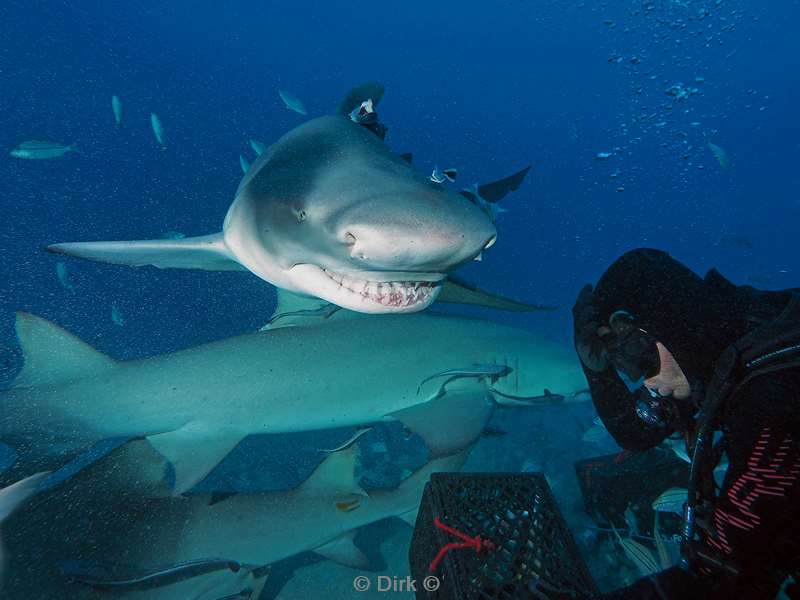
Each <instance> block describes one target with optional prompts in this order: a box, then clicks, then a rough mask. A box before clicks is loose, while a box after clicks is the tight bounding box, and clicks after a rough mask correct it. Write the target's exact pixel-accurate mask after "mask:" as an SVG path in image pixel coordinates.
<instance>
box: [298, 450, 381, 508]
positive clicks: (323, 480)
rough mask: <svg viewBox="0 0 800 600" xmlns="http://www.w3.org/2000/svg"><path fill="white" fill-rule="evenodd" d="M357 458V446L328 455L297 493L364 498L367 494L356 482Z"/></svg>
mask: <svg viewBox="0 0 800 600" xmlns="http://www.w3.org/2000/svg"><path fill="white" fill-rule="evenodd" d="M357 457H358V446H357V445H356V444H353V445H352V446H349V447H347V448H345V449H344V450H339V451H338V452H333V453H332V454H329V455H328V456H327V457H326V458H325V460H323V461H322V462H321V463H319V465H317V468H316V469H314V471H313V472H312V473H311V475H310V476H309V477H308V479H306V480H305V481H304V482H303V483H301V484H300V487H299V488H297V490H298V492H300V493H302V494H303V495H310V496H343V495H348V494H358V495H361V496H366V495H367V493H366V492H365V491H364V490H363V489H361V486H359V485H358V483H357V482H356V477H355V471H356V458H357Z"/></svg>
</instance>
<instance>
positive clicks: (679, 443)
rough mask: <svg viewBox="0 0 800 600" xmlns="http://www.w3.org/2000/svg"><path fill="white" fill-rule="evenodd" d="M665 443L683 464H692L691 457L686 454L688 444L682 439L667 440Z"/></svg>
mask: <svg viewBox="0 0 800 600" xmlns="http://www.w3.org/2000/svg"><path fill="white" fill-rule="evenodd" d="M664 443H665V444H666V445H667V446H668V447H669V449H670V450H672V453H673V454H675V456H677V457H678V458H680V459H681V460H682V461H683V462H686V463H691V462H692V461H691V459H690V458H689V455H688V454H687V453H686V443H685V442H684V441H683V440H682V439H677V440H676V439H671V438H667V439H666V440H664Z"/></svg>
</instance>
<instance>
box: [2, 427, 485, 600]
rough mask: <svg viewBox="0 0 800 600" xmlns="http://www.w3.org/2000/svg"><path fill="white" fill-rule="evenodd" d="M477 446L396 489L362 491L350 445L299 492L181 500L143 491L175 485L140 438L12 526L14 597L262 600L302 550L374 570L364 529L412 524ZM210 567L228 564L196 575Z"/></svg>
mask: <svg viewBox="0 0 800 600" xmlns="http://www.w3.org/2000/svg"><path fill="white" fill-rule="evenodd" d="M474 442H475V440H472V442H470V443H469V444H468V445H467V446H465V447H463V448H459V449H456V450H455V451H454V452H453V453H451V454H449V455H447V456H440V457H435V458H432V459H430V460H429V461H428V462H427V463H426V464H424V465H422V466H421V467H420V468H419V469H418V470H416V471H415V472H414V473H412V474H411V475H409V476H408V477H407V478H406V479H404V480H403V481H402V482H401V483H400V484H399V485H398V486H397V487H396V488H394V489H364V488H363V487H361V486H360V485H359V482H358V481H357V479H356V474H355V469H356V464H357V459H358V447H357V444H356V443H351V444H348V445H344V447H343V448H341V449H339V450H337V451H335V452H332V453H330V454H328V455H327V456H326V457H325V458H324V460H322V461H321V462H320V463H319V464H318V465H317V467H316V468H315V469H314V470H313V472H312V473H311V475H310V476H309V477H308V478H307V479H306V480H305V481H304V482H303V483H301V484H300V485H299V486H298V487H296V488H293V489H288V490H280V491H270V492H243V493H236V494H230V493H226V494H217V493H199V494H198V493H191V494H188V495H186V496H182V497H177V498H174V497H173V498H170V497H156V496H154V495H152V494H149V493H142V491H145V492H150V491H152V490H153V489H158V488H162V487H163V486H164V483H163V479H162V476H163V472H164V468H165V465H166V463H165V460H164V458H163V457H162V456H160V455H159V454H158V453H157V452H155V451H154V450H153V449H152V447H151V446H150V445H149V443H148V442H147V441H145V440H136V441H132V442H129V443H128V444H125V445H123V446H121V447H120V448H118V449H116V450H114V451H112V452H111V453H110V454H108V455H107V456H105V457H103V458H102V459H100V460H99V461H97V462H96V463H94V464H92V465H91V466H90V467H88V468H87V469H85V470H84V471H82V472H80V473H78V474H77V475H76V476H75V477H74V478H73V479H70V480H69V483H68V484H67V485H65V486H59V487H55V488H50V489H48V490H46V491H45V492H43V493H41V494H39V495H38V496H36V497H35V498H34V499H33V500H32V501H31V502H30V503H29V505H28V506H27V507H25V508H24V509H23V510H22V511H21V514H20V515H19V518H18V519H16V520H15V521H14V523H13V527H11V528H10V530H9V534H10V535H9V539H8V542H9V547H10V548H11V549H12V550H13V551H14V552H13V554H12V556H11V558H12V563H11V564H10V565H9V566H10V567H11V569H10V574H11V577H10V578H9V592H14V593H16V594H17V595H19V596H20V597H23V596H24V597H45V596H46V597H62V595H63V596H64V597H67V596H68V597H69V598H75V599H76V600H78V599H80V598H92V599H94V600H98V599H109V600H111V599H116V598H119V599H124V600H144V599H147V600H185V599H186V598H192V599H194V600H219V599H221V598H223V597H227V595H229V594H230V595H231V597H237V598H238V597H241V598H247V597H252V598H257V597H258V592H259V590H260V589H261V587H263V585H264V582H265V579H266V578H267V577H268V576H269V567H268V566H269V565H272V564H274V563H276V562H278V561H280V560H283V559H285V558H288V557H291V556H294V555H296V554H298V553H301V552H307V551H311V552H316V553H317V554H319V555H320V556H322V557H325V558H328V559H330V560H333V561H336V562H338V563H340V564H344V565H348V566H351V567H355V568H358V569H362V570H363V569H367V568H369V567H370V565H369V561H368V559H367V557H366V556H365V554H364V553H363V552H362V551H361V550H360V549H359V548H358V547H357V546H356V545H355V544H354V541H353V540H354V537H355V535H356V533H357V531H358V529H359V528H361V527H363V526H365V525H368V524H370V523H374V522H377V521H379V520H382V519H385V518H390V517H399V518H400V519H402V520H404V521H406V522H407V523H409V524H411V525H412V526H413V525H414V523H415V520H416V513H417V509H418V507H419V503H420V499H421V496H422V492H423V489H424V486H425V484H426V482H427V481H428V480H429V477H430V475H431V473H434V472H438V471H458V470H460V469H461V467H462V465H463V463H464V461H465V460H466V457H467V455H468V454H469V452H470V451H471V448H472V446H473V445H474ZM133 482H135V483H136V484H137V485H139V486H141V489H135V486H132V485H131V483H133ZM45 523H52V524H53V525H52V527H51V528H47V527H44V526H43V525H44V524H45ZM211 563H217V564H222V565H225V567H226V568H216V569H214V570H213V571H210V569H209V572H207V573H202V574H200V575H198V576H192V571H194V570H197V566H200V567H202V566H203V565H209V564H210V565H211V566H212V567H213V564H211ZM57 564H58V565H59V568H58V569H56V568H55V566H56V565H57ZM187 567H188V568H187ZM58 571H60V572H61V574H62V575H61V576H60V575H58V574H57V572H58ZM132 574H136V575H135V576H132ZM248 590H251V591H252V596H248V593H251V592H249V591H248ZM234 594H241V596H238V595H234Z"/></svg>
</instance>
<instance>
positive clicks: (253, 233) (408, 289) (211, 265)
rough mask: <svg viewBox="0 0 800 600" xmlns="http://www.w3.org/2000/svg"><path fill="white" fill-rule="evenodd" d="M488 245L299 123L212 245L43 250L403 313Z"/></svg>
mask: <svg viewBox="0 0 800 600" xmlns="http://www.w3.org/2000/svg"><path fill="white" fill-rule="evenodd" d="M387 190H389V191H387ZM399 198H402V202H398V199H399ZM496 237H497V231H496V229H495V227H494V225H493V224H492V221H491V219H490V218H489V217H488V216H487V215H486V214H485V213H484V212H483V211H482V210H481V209H480V208H479V207H477V206H475V205H473V204H472V203H470V202H464V199H463V198H462V197H460V196H459V195H458V194H456V193H453V192H451V191H448V190H447V189H446V188H444V187H440V186H433V185H431V184H430V181H428V179H427V178H426V177H425V176H424V175H423V174H422V173H420V172H418V171H416V170H415V169H414V167H413V166H411V165H410V164H408V163H407V162H406V161H405V160H403V159H402V158H400V157H399V156H397V155H395V154H393V153H392V152H391V151H390V150H389V148H388V147H387V146H386V145H385V144H384V143H383V141H382V140H380V139H379V138H378V137H377V136H376V135H375V134H373V133H372V132H371V131H369V130H368V129H366V128H364V127H361V126H360V125H357V124H355V123H353V122H352V121H351V120H350V119H349V118H348V117H347V115H346V114H343V115H335V116H326V117H320V118H317V119H313V120H311V121H308V122H307V123H305V124H303V125H301V126H299V127H297V128H295V129H293V130H292V131H290V132H289V133H287V134H286V135H284V136H283V137H282V138H281V139H280V140H278V141H277V142H276V143H275V144H273V145H272V146H271V147H270V150H269V151H268V152H265V153H264V154H262V155H261V156H260V157H259V158H258V159H257V160H256V161H255V162H254V163H253V165H252V167H251V168H250V170H249V171H248V172H247V174H246V175H245V176H244V178H243V179H242V181H241V183H240V185H239V189H238V191H237V193H236V197H235V198H234V200H233V203H232V204H231V206H230V208H229V210H228V214H227V216H226V217H225V221H224V224H223V228H222V232H221V233H217V234H213V235H206V236H201V237H192V238H186V239H183V240H177V241H174V240H144V241H127V242H86V243H66V244H53V245H51V246H49V247H48V249H49V250H50V251H52V252H59V253H63V254H70V255H73V256H79V257H82V258H87V259H90V260H97V261H101V262H110V263H117V264H127V265H135V266H142V265H154V266H156V267H160V268H184V269H187V268H189V269H205V270H212V271H227V270H249V271H250V272H252V273H253V274H255V275H257V276H258V277H260V278H261V279H264V280H265V281H268V282H269V283H272V284H273V285H275V286H277V287H279V288H283V289H286V290H289V291H294V292H297V293H301V294H305V295H310V296H315V297H318V298H322V299H324V300H327V301H328V302H331V303H333V304H337V305H338V306H342V307H344V308H348V309H350V310H355V311H359V312H367V313H386V312H392V313H400V312H402V313H408V312H416V311H420V310H423V309H425V308H426V307H427V306H429V305H430V304H431V303H432V302H433V301H434V300H435V299H436V297H437V295H438V294H439V293H440V292H441V290H442V286H443V282H444V280H445V278H446V277H447V275H448V274H449V273H450V272H452V271H453V270H455V269H456V268H458V267H459V266H461V265H463V264H464V263H466V262H468V261H470V260H472V259H473V258H475V257H476V256H478V255H479V254H480V253H481V252H482V251H483V250H484V249H486V248H489V247H490V246H492V244H494V242H495V240H496Z"/></svg>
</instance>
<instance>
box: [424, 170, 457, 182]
mask: <svg viewBox="0 0 800 600" xmlns="http://www.w3.org/2000/svg"><path fill="white" fill-rule="evenodd" d="M457 176H458V169H442V170H441V171H440V170H439V167H433V173H431V176H430V180H431V181H432V182H433V183H439V184H441V183H444V182H445V181H449V182H450V183H454V182H455V180H456V177H457Z"/></svg>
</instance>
